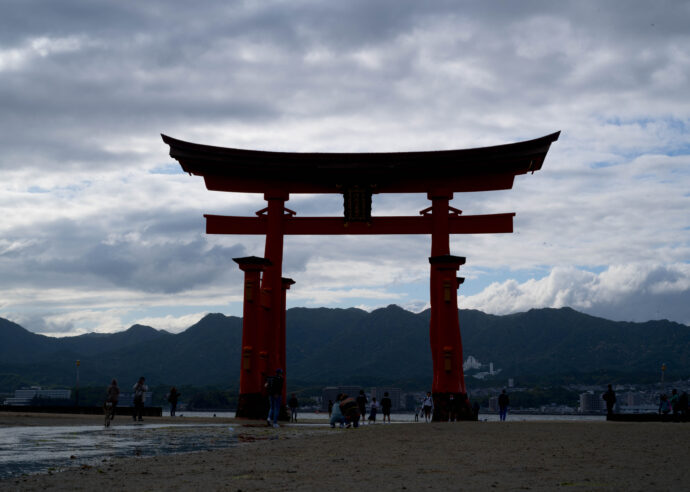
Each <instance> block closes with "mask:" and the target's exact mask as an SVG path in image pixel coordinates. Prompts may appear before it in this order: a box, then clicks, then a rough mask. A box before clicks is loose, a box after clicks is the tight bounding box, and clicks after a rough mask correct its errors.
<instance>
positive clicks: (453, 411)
mask: <svg viewBox="0 0 690 492" xmlns="http://www.w3.org/2000/svg"><path fill="white" fill-rule="evenodd" d="M429 263H431V271H432V275H431V278H432V285H431V293H430V294H431V296H430V297H431V323H430V327H429V338H430V342H431V359H432V362H433V367H434V381H433V384H432V387H431V392H432V396H433V399H434V415H433V420H434V421H435V422H447V421H448V420H449V418H450V417H451V416H453V419H454V418H455V416H456V415H457V414H458V413H460V412H459V409H460V405H461V404H463V403H464V402H465V399H466V391H465V378H464V374H463V369H462V362H463V357H462V340H461V338H460V323H459V321H458V286H459V285H460V283H461V282H462V280H461V279H459V278H457V277H456V272H457V271H458V268H459V267H460V265H463V264H464V263H465V258H463V257H461V256H452V255H444V256H433V257H431V258H429Z"/></svg>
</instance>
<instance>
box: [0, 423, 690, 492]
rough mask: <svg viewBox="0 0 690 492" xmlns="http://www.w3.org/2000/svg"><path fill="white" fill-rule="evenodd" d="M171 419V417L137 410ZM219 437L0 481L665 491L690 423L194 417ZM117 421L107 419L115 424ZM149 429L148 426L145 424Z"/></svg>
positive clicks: (94, 485)
mask: <svg viewBox="0 0 690 492" xmlns="http://www.w3.org/2000/svg"><path fill="white" fill-rule="evenodd" d="M149 420H152V421H155V422H156V424H164V425H162V426H161V427H160V428H161V429H162V430H160V432H166V431H165V424H166V423H169V424H170V425H172V424H173V423H174V424H179V423H180V420H182V419H170V418H157V419H149ZM190 420H191V419H187V421H186V422H185V424H192V425H200V426H201V425H208V424H209V423H213V424H215V425H217V426H218V432H223V431H227V432H230V431H231V432H233V434H234V435H235V436H236V437H238V439H237V443H236V444H235V445H232V446H231V447H227V448H223V449H214V450H211V451H200V452H193V453H183V454H169V455H158V456H152V457H144V456H132V457H114V458H103V459H102V460H99V461H98V462H97V463H95V464H91V465H81V466H78V465H75V466H71V467H68V468H67V469H66V470H64V471H57V470H56V471H51V472H48V473H40V474H35V475H28V476H17V477H12V478H9V479H5V480H2V481H0V490H97V489H98V490H125V489H136V490H191V489H203V490H243V491H247V490H269V489H270V490H300V491H305V490H352V489H353V488H359V489H364V490H371V489H376V490H419V489H428V490H441V489H444V490H460V489H464V490H489V489H495V490H555V489H556V490H560V489H564V490H645V491H649V490H671V489H682V488H684V486H685V482H686V476H687V471H686V467H687V463H688V462H689V458H690V448H689V446H688V443H689V438H690V426H688V425H687V424H677V423H618V422H559V421H550V422H546V421H544V422H539V421H536V422H511V421H507V422H504V423H500V422H457V423H444V424H441V423H434V424H424V423H418V424H395V423H393V424H390V425H389V424H386V425H384V424H380V423H377V424H375V425H371V426H363V427H360V428H359V429H331V428H330V427H328V426H325V425H319V424H316V423H313V424H305V425H291V424H284V425H283V426H282V427H281V428H280V429H272V428H268V427H266V426H265V423H263V422H252V421H242V420H235V419H222V421H219V420H218V419H198V420H197V419H194V422H190ZM101 421H102V417H100V418H99V417H98V416H82V415H69V416H67V415H38V414H32V415H28V414H24V415H22V414H4V415H3V414H0V432H2V431H3V430H4V429H8V428H13V427H17V426H63V425H64V426H79V425H84V426H93V425H97V424H98V422H101ZM115 429H117V427H115ZM156 432H159V431H156Z"/></svg>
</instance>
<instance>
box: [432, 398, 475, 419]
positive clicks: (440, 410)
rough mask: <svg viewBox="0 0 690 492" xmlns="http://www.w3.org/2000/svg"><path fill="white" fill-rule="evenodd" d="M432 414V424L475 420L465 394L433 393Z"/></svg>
mask: <svg viewBox="0 0 690 492" xmlns="http://www.w3.org/2000/svg"><path fill="white" fill-rule="evenodd" d="M431 396H432V397H433V399H434V414H433V417H432V422H455V421H456V420H457V421H459V420H466V421H472V420H477V415H476V414H475V413H474V411H473V410H472V406H471V405H470V401H469V400H468V399H467V395H466V394H465V393H433V394H432V395H431Z"/></svg>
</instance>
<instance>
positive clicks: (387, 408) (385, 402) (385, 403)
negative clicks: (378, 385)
mask: <svg viewBox="0 0 690 492" xmlns="http://www.w3.org/2000/svg"><path fill="white" fill-rule="evenodd" d="M392 406H393V402H392V401H391V399H390V398H389V397H388V391H386V392H385V393H384V394H383V398H381V413H382V414H383V423H384V424H385V423H386V417H388V423H389V424H390V423H391V407H392Z"/></svg>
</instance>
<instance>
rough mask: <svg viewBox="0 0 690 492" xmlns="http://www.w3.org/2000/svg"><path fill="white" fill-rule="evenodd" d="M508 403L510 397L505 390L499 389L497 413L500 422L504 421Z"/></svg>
mask: <svg viewBox="0 0 690 492" xmlns="http://www.w3.org/2000/svg"><path fill="white" fill-rule="evenodd" d="M508 405H510V398H508V395H507V394H506V390H505V389H504V390H503V391H501V394H500V395H498V414H499V416H500V419H501V422H505V420H506V414H507V413H508Z"/></svg>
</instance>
